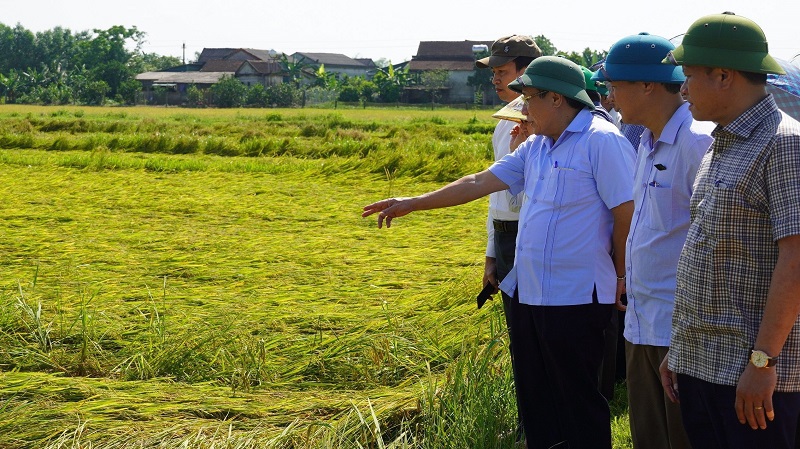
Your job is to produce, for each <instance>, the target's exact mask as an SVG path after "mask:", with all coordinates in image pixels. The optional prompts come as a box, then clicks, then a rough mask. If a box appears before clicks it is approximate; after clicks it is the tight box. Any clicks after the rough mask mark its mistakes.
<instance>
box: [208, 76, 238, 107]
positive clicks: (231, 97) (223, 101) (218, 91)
mask: <svg viewBox="0 0 800 449" xmlns="http://www.w3.org/2000/svg"><path fill="white" fill-rule="evenodd" d="M210 90H211V95H212V98H213V101H214V104H215V105H217V106H219V107H221V108H238V107H241V106H242V105H244V102H245V97H246V95H247V86H245V85H244V84H242V82H241V81H239V80H238V79H236V78H234V77H232V76H224V77H222V79H221V80H220V81H219V82H218V83H217V84H214V85H213V86H211V89H210Z"/></svg>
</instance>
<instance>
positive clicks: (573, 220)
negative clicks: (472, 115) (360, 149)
mask: <svg viewBox="0 0 800 449" xmlns="http://www.w3.org/2000/svg"><path fill="white" fill-rule="evenodd" d="M585 87H586V81H585V78H584V75H583V72H582V71H581V69H580V67H579V66H578V65H576V64H575V63H573V62H571V61H568V60H566V59H563V58H558V57H552V56H542V57H539V58H537V59H536V60H534V61H533V62H532V63H531V64H530V65H529V66H528V68H527V69H526V70H525V73H524V74H523V75H522V76H520V77H519V78H517V80H516V81H514V82H512V83H511V84H509V88H511V89H512V90H515V91H517V92H521V93H522V94H523V95H524V98H525V101H526V106H525V108H524V110H523V111H524V113H526V115H527V117H528V120H529V121H530V122H531V126H532V130H533V132H534V134H535V137H532V138H530V139H528V140H527V141H525V143H523V144H522V145H520V146H519V147H518V148H517V149H516V151H514V152H513V153H510V154H508V155H506V156H504V157H503V158H502V159H501V160H499V161H497V162H495V163H494V165H492V166H491V167H490V168H489V169H488V170H485V171H482V172H480V173H476V174H473V175H468V176H465V177H463V178H461V179H459V180H457V181H455V182H453V183H451V184H448V185H447V186H445V187H442V188H441V189H439V190H436V191H434V192H429V193H426V194H423V195H420V196H417V197H412V198H390V199H386V200H383V201H378V202H376V203H373V204H370V205H367V206H365V207H364V212H363V214H362V216H365V217H366V216H368V215H372V214H378V226H379V227H381V226H382V225H383V223H384V221H385V222H386V225H387V227H388V226H390V225H391V223H392V221H393V220H394V219H395V218H397V217H402V216H404V215H407V214H409V213H411V212H413V211H418V210H427V209H437V208H442V207H449V206H455V205H459V204H464V203H466V202H469V201H472V200H475V199H478V198H480V197H483V196H485V195H488V194H489V193H492V192H497V191H501V190H505V189H510V190H511V193H512V194H516V193H519V192H521V191H524V192H525V195H526V196H527V198H528V200H527V201H526V202H525V204H524V205H523V206H522V210H521V212H520V222H519V235H518V237H517V252H516V258H515V260H514V268H513V269H512V270H511V272H510V273H509V274H508V276H506V278H505V279H504V280H503V282H502V283H500V289H501V290H502V291H503V292H505V293H506V294H508V295H509V296H511V297H512V298H513V301H512V303H511V307H512V309H513V310H512V314H511V332H512V334H513V335H514V338H513V339H512V341H511V345H512V348H511V350H512V353H513V354H514V371H515V379H516V387H517V388H516V392H517V395H518V398H519V403H520V404H521V407H522V419H523V424H524V428H525V437H526V441H527V446H528V448H529V449H550V448H567V447H572V448H603V449H611V425H610V411H609V408H608V403H607V402H606V400H605V398H603V396H602V395H601V394H600V392H599V390H598V388H597V373H598V368H599V366H600V361H601V359H602V357H603V330H604V329H605V327H606V325H607V324H608V322H609V320H610V319H611V313H612V312H613V310H614V303H615V302H616V301H617V300H618V298H619V295H620V294H621V293H622V292H623V291H624V288H625V284H624V270H625V260H624V255H625V238H626V236H627V234H628V227H629V225H630V219H631V213H632V212H633V201H631V197H632V186H631V176H630V173H632V171H633V167H632V166H633V157H634V152H633V149H632V148H631V146H630V144H629V143H628V141H627V140H626V139H625V138H624V137H623V136H622V135H621V134H620V133H619V130H617V128H616V127H615V126H614V125H613V124H611V123H609V122H607V121H606V120H604V119H602V118H599V117H595V116H594V115H593V114H592V113H591V110H592V109H594V105H593V104H592V101H591V99H589V96H588V95H587V94H586V91H585ZM612 252H613V254H614V257H613V258H612V256H611V254H612Z"/></svg>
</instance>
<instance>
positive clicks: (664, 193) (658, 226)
mask: <svg viewBox="0 0 800 449" xmlns="http://www.w3.org/2000/svg"><path fill="white" fill-rule="evenodd" d="M647 200H648V202H649V203H650V204H649V205H650V207H649V208H648V210H647V227H648V228H650V229H654V230H656V231H661V232H669V231H670V230H671V229H672V187H663V186H653V185H648V186H647Z"/></svg>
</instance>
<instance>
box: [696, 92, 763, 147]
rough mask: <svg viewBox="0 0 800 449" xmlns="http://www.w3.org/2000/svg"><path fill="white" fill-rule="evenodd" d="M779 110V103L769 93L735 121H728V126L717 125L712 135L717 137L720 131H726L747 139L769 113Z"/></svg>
mask: <svg viewBox="0 0 800 449" xmlns="http://www.w3.org/2000/svg"><path fill="white" fill-rule="evenodd" d="M777 111H778V105H777V103H775V99H774V98H773V97H772V94H767V96H766V97H764V99H763V100H761V101H759V102H758V103H756V104H755V105H754V106H753V107H751V108H750V109H748V110H746V111H744V113H743V114H742V115H740V116H739V117H737V118H736V119H735V120H734V121H732V122H730V123H728V125H727V126H724V127H720V126H717V128H716V129H714V131H713V132H712V133H711V135H712V136H713V137H716V135H717V134H718V133H719V132H720V131H725V132H728V133H731V134H733V135H736V136H739V137H741V138H744V139H746V138H748V137H750V134H751V133H752V132H753V130H754V129H756V127H757V126H759V125H760V124H761V122H763V121H764V119H765V118H766V117H767V116H768V115H771V114H773V113H775V112H777Z"/></svg>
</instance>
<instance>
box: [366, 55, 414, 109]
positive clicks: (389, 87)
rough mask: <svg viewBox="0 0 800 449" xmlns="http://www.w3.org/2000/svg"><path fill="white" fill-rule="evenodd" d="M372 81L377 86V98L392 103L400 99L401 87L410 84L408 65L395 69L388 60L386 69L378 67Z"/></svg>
mask: <svg viewBox="0 0 800 449" xmlns="http://www.w3.org/2000/svg"><path fill="white" fill-rule="evenodd" d="M372 82H373V83H375V85H376V86H377V88H378V92H377V94H378V100H380V101H382V102H384V103H394V102H397V101H400V94H401V93H402V92H403V89H404V88H406V87H408V86H409V85H411V75H409V72H408V66H405V67H404V68H403V69H402V70H395V69H394V66H393V65H392V64H391V61H390V62H389V65H388V66H387V67H386V69H379V70H378V72H377V73H375V76H374V77H373V78H372Z"/></svg>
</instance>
